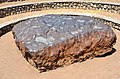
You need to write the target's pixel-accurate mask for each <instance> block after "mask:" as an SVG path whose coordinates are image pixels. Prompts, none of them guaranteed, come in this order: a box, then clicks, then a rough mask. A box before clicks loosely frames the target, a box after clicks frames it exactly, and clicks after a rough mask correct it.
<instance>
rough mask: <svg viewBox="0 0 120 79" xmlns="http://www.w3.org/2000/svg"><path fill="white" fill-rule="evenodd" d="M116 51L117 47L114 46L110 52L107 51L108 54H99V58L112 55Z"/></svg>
mask: <svg viewBox="0 0 120 79" xmlns="http://www.w3.org/2000/svg"><path fill="white" fill-rule="evenodd" d="M115 52H116V49H115V48H112V51H110V52H108V53H106V54H104V55H101V56H97V58H99V57H106V56H110V55H112V54H113V53H115Z"/></svg>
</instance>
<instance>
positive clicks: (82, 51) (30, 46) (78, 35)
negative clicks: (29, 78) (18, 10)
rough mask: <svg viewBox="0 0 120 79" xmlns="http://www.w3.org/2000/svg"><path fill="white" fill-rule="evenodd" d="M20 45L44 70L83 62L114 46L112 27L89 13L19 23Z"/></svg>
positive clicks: (49, 16) (50, 15)
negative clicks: (88, 14)
mask: <svg viewBox="0 0 120 79" xmlns="http://www.w3.org/2000/svg"><path fill="white" fill-rule="evenodd" d="M12 32H13V34H14V38H15V41H16V44H17V46H18V47H19V49H20V50H21V51H22V54H23V55H24V57H25V58H26V59H27V60H28V62H29V63H30V64H32V65H33V66H35V67H36V68H37V69H39V70H40V72H43V71H47V70H52V69H56V68H58V67H63V66H66V65H70V64H72V63H75V62H81V61H84V60H86V59H88V58H93V57H95V56H100V55H103V54H105V53H107V52H110V51H111V50H112V47H113V45H114V44H115V42H116V35H115V33H114V32H113V31H112V29H111V28H110V27H109V26H107V25H105V24H103V23H102V22H100V21H97V20H95V19H93V18H92V17H89V16H82V15H60V14H56V15H54V14H49V15H44V16H40V17H36V18H31V19H28V20H25V21H22V22H20V23H18V24H16V25H15V26H14V28H13V30H12Z"/></svg>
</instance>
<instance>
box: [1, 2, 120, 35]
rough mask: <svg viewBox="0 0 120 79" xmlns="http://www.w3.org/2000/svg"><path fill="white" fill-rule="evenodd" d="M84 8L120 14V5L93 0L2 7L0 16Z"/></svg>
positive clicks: (113, 24)
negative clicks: (90, 0)
mask: <svg viewBox="0 0 120 79" xmlns="http://www.w3.org/2000/svg"><path fill="white" fill-rule="evenodd" d="M64 8H65V9H84V10H100V11H106V12H111V13H117V14H120V5H117V4H107V3H93V2H43V3H33V4H27V5H20V6H14V7H7V8H2V9H0V18H5V17H7V16H10V15H16V14H22V13H26V12H33V11H42V10H50V9H64ZM94 18H95V19H98V20H101V21H103V22H104V23H105V24H107V25H109V26H111V27H113V28H115V29H118V30H120V24H119V23H115V22H112V21H108V20H105V19H102V18H98V17H94ZM14 24H16V23H12V24H10V25H7V26H4V27H2V28H0V36H2V35H3V34H5V33H7V32H8V31H11V29H12V27H13V26H14Z"/></svg>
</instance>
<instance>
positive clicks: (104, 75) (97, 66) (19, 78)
mask: <svg viewBox="0 0 120 79" xmlns="http://www.w3.org/2000/svg"><path fill="white" fill-rule="evenodd" d="M114 32H115V33H116V35H117V43H116V44H115V46H114V48H115V50H116V51H115V52H113V53H112V54H111V55H107V56H105V57H97V58H94V59H92V60H87V61H84V62H82V63H75V64H72V65H70V66H67V67H64V68H58V69H56V70H51V71H49V72H44V73H39V72H38V71H37V70H36V69H35V68H34V67H32V66H31V65H29V64H28V62H27V61H26V60H25V59H24V58H23V56H22V54H21V53H20V51H19V50H18V48H17V47H16V45H15V42H14V39H13V36H12V33H11V32H9V33H7V34H5V35H3V36H2V37H1V38H0V79H120V49H119V48H120V31H117V30H114Z"/></svg>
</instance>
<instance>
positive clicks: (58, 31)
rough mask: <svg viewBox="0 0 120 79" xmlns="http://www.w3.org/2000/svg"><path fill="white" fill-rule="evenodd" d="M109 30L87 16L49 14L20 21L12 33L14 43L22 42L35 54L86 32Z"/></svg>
mask: <svg viewBox="0 0 120 79" xmlns="http://www.w3.org/2000/svg"><path fill="white" fill-rule="evenodd" d="M109 29H111V28H110V27H108V26H106V25H104V24H103V23H102V22H100V21H97V20H95V19H93V18H92V17H89V16H75V15H60V14H57V15H54V14H49V15H44V16H40V17H36V18H31V19H28V20H25V21H22V22H20V23H18V24H16V25H15V26H14V28H13V32H14V34H15V39H16V41H21V42H23V43H24V45H25V46H26V48H27V49H28V50H29V51H30V52H36V51H38V50H42V49H43V48H44V47H46V46H52V45H54V44H57V43H59V42H63V41H65V40H67V39H70V38H72V37H75V36H76V35H81V36H82V35H83V34H85V33H86V32H88V31H96V30H97V31H105V30H109ZM98 38H99V37H98Z"/></svg>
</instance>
